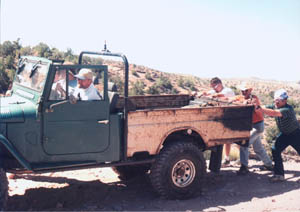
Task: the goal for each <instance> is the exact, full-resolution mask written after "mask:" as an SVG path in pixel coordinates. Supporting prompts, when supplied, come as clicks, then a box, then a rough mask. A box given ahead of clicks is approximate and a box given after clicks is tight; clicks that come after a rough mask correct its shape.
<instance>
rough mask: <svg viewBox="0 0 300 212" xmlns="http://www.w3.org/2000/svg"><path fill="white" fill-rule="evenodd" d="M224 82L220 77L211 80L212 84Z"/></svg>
mask: <svg viewBox="0 0 300 212" xmlns="http://www.w3.org/2000/svg"><path fill="white" fill-rule="evenodd" d="M219 83H220V84H222V81H221V80H220V78H218V77H214V78H212V79H211V80H210V84H219Z"/></svg>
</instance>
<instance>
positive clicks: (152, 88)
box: [146, 84, 161, 95]
mask: <svg viewBox="0 0 300 212" xmlns="http://www.w3.org/2000/svg"><path fill="white" fill-rule="evenodd" d="M146 93H147V94H152V95H156V94H160V93H161V90H160V88H159V87H158V86H157V84H154V85H151V86H150V87H148V89H147V90H146Z"/></svg>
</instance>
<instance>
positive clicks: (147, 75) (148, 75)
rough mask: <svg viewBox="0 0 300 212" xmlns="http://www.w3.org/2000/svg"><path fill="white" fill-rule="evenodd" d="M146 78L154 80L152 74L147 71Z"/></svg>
mask: <svg viewBox="0 0 300 212" xmlns="http://www.w3.org/2000/svg"><path fill="white" fill-rule="evenodd" d="M145 78H146V79H147V80H149V81H153V78H152V76H151V74H150V73H149V72H148V71H147V73H146V74H145Z"/></svg>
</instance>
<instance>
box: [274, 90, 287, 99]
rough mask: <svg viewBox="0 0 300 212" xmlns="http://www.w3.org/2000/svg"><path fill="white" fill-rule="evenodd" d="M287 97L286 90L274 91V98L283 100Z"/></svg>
mask: <svg viewBox="0 0 300 212" xmlns="http://www.w3.org/2000/svg"><path fill="white" fill-rule="evenodd" d="M288 97H289V96H288V95H287V92H286V90H284V89H279V90H277V91H275V93H274V99H280V100H284V99H287V98H288Z"/></svg>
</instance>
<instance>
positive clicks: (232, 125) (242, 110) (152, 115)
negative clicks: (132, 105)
mask: <svg viewBox="0 0 300 212" xmlns="http://www.w3.org/2000/svg"><path fill="white" fill-rule="evenodd" d="M252 111H253V106H219V107H202V108H201V107H200V108H169V109H154V110H137V111H130V112H129V114H128V149H127V156H128V157H131V156H133V154H134V153H136V152H143V151H146V152H149V154H150V155H155V154H157V152H159V150H160V148H161V146H162V143H163V141H164V140H165V139H166V137H167V136H168V135H170V134H171V133H172V132H175V131H179V130H185V129H186V130H188V129H191V130H193V131H194V132H197V133H198V134H199V135H200V137H201V138H202V140H203V141H204V143H205V145H206V146H207V147H211V146H214V145H218V144H223V143H226V142H234V141H241V140H247V139H249V136H250V130H251V128H252V126H251V125H252V124H251V123H252Z"/></svg>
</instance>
